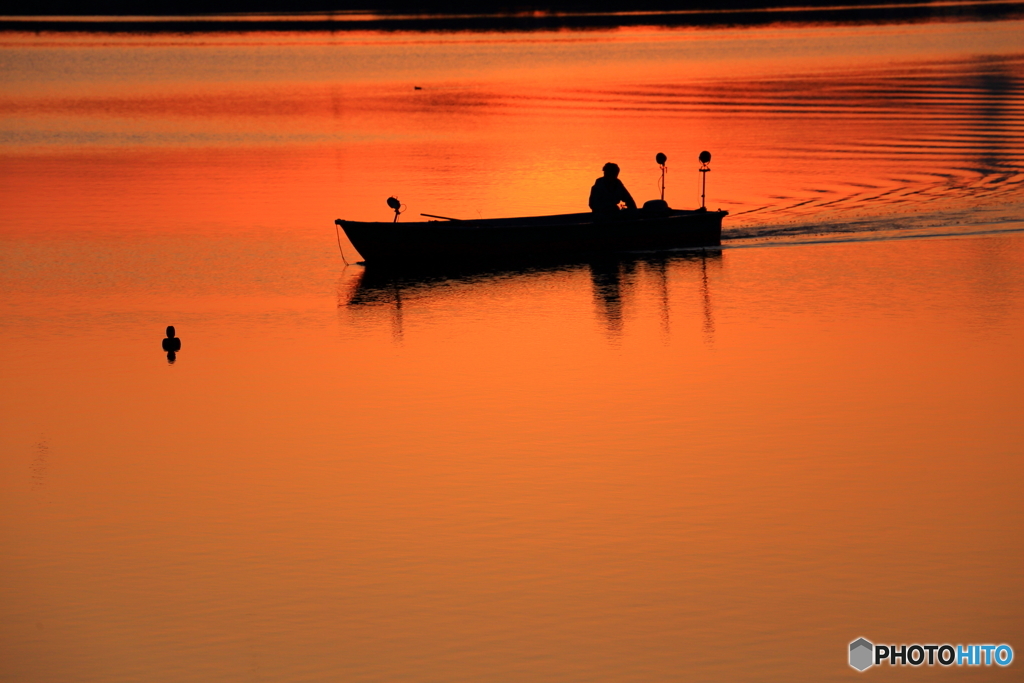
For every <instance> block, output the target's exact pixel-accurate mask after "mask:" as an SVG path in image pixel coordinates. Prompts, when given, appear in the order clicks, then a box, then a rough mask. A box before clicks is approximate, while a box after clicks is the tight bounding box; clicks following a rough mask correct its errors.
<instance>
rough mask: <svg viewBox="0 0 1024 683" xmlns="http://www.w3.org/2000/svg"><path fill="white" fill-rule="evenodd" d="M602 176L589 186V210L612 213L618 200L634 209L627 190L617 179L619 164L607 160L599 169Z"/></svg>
mask: <svg viewBox="0 0 1024 683" xmlns="http://www.w3.org/2000/svg"><path fill="white" fill-rule="evenodd" d="M601 170H602V171H604V176H602V177H600V178H598V179H597V180H596V181H595V182H594V186H593V187H592V188H590V210H591V211H593V212H594V213H612V212H614V211H618V210H619V202H624V203H625V204H626V208H627V209H635V208H636V202H634V201H633V197H632V195H630V194H629V190H627V189H626V186H625V185H623V184H622V181H621V180H619V166H618V164H613V163H611V162H608V163H607V164H605V165H604V168H602V169H601Z"/></svg>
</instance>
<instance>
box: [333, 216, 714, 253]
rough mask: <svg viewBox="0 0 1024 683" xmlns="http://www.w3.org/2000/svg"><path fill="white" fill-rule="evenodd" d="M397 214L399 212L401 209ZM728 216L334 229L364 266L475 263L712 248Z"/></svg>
mask: <svg viewBox="0 0 1024 683" xmlns="http://www.w3.org/2000/svg"><path fill="white" fill-rule="evenodd" d="M652 204H653V205H654V206H651V205H652ZM395 210H396V213H397V212H398V209H397V208H395ZM728 213H729V212H728V211H706V210H704V209H697V210H691V211H688V210H680V209H670V208H668V206H667V205H665V204H664V203H662V202H658V201H653V202H648V204H647V205H645V206H644V208H641V209H627V210H623V211H617V212H615V213H614V214H611V215H604V214H595V213H569V214H561V215H555V216H530V217H524V218H490V219H477V220H456V219H450V218H444V219H442V220H432V221H415V222H408V223H399V222H397V220H396V221H395V222H393V223H383V222H381V223H372V222H360V221H346V220H342V219H340V218H339V219H338V220H336V221H335V223H336V224H337V225H339V226H340V227H341V228H342V229H343V230H344V231H345V234H346V235H348V238H349V241H351V242H352V246H354V247H355V248H356V249H357V250H358V251H359V253H360V254H361V255H362V257H363V259H364V261H365V262H366V263H367V264H416V263H420V264H422V263H424V262H426V261H433V262H453V263H463V264H472V263H478V262H484V261H488V262H490V261H498V260H524V259H549V258H563V257H566V256H593V255H602V254H614V253H621V252H631V251H662V250H670V249H684V248H694V247H715V246H719V245H720V244H721V243H722V219H723V218H724V217H725V216H727V215H728ZM424 215H426V214H424ZM432 217H433V218H442V217H440V216H432ZM396 218H397V216H396Z"/></svg>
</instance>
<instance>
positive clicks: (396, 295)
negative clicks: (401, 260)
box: [338, 248, 723, 344]
mask: <svg viewBox="0 0 1024 683" xmlns="http://www.w3.org/2000/svg"><path fill="white" fill-rule="evenodd" d="M722 265H723V255H722V250H721V249H720V248H713V249H696V250H686V251H682V250H681V251H676V252H671V253H658V254H625V255H617V256H606V257H602V258H592V259H586V260H580V261H571V262H562V263H553V262H548V263H526V262H523V263H518V264H508V263H506V264H503V265H501V266H496V265H492V266H489V267H486V268H483V267H482V268H474V269H466V268H456V267H454V266H451V265H442V266H438V267H435V268H418V269H414V270H411V269H406V268H402V269H393V268H379V267H374V266H372V265H371V266H366V267H363V268H361V269H360V271H359V272H358V274H356V275H355V276H354V277H352V276H351V275H349V276H343V277H342V280H341V281H340V282H339V289H338V307H339V309H342V310H348V311H353V310H356V311H357V310H359V309H368V308H383V307H386V308H388V309H390V311H391V316H390V318H391V325H392V338H393V340H394V341H395V342H398V343H401V342H402V341H403V340H404V336H405V324H404V315H405V314H406V312H407V311H408V309H409V308H410V307H411V308H412V310H416V309H417V308H425V307H429V306H430V305H431V304H432V303H436V302H438V301H440V300H443V299H445V298H451V297H452V296H453V293H454V292H456V291H457V292H458V295H457V296H458V297H459V298H460V299H465V298H468V297H471V296H472V295H473V293H479V294H481V295H482V296H492V297H493V296H494V294H495V293H496V292H500V291H501V290H502V289H507V290H512V289H516V288H518V287H519V286H520V285H524V284H529V282H530V281H531V280H538V281H539V280H542V279H545V278H550V277H553V276H554V277H558V276H562V277H565V278H583V277H588V278H589V281H590V282H589V285H590V291H591V296H592V299H593V304H594V310H595V311H596V313H597V316H598V318H599V319H600V321H601V323H602V326H603V328H604V330H605V333H606V335H607V337H608V339H609V340H611V341H614V340H617V339H618V338H620V337H621V336H622V335H623V333H624V331H625V325H626V323H627V313H626V311H627V309H628V308H629V307H630V305H631V303H632V302H633V301H634V300H636V299H638V298H647V299H653V301H648V303H649V304H650V303H653V304H655V305H656V306H657V307H658V311H659V313H658V315H659V318H660V325H661V332H662V334H663V335H664V336H665V337H668V336H670V334H671V325H672V320H671V303H672V302H671V297H670V288H669V280H670V273H676V275H677V276H678V274H679V273H680V272H682V273H685V274H686V277H685V278H684V279H685V280H687V281H689V282H691V283H692V284H693V289H692V292H693V295H694V296H695V297H697V299H698V301H699V305H698V306H697V308H698V309H699V310H700V311H701V316H702V329H703V333H704V339H705V342H707V343H709V344H710V343H712V342H713V341H714V331H715V324H714V311H713V305H712V293H711V281H712V280H713V279H714V278H713V275H714V272H715V271H717V270H720V269H721V267H722ZM677 279H678V277H677ZM642 283H646V286H641V284H642ZM677 296H678V295H677ZM567 313H568V312H567Z"/></svg>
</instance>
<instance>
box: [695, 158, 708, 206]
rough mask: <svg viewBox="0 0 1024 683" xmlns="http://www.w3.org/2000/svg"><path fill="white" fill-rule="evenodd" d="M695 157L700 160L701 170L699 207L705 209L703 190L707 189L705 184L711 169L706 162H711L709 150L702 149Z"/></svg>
mask: <svg viewBox="0 0 1024 683" xmlns="http://www.w3.org/2000/svg"><path fill="white" fill-rule="evenodd" d="M697 159H699V160H700V172H701V177H700V178H701V181H700V208H702V209H706V207H705V206H704V190H705V189H707V186H708V172H709V171H710V170H711V168H709V167H708V164H710V163H711V152H709V151H707V150H704V151H703V152H701V153H700V156H699V157H697Z"/></svg>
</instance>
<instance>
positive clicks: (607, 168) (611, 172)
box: [601, 161, 619, 178]
mask: <svg viewBox="0 0 1024 683" xmlns="http://www.w3.org/2000/svg"><path fill="white" fill-rule="evenodd" d="M601 170H602V171H604V177H605V178H618V177H619V165H618V164H613V163H612V162H610V161H609V162H608V163H607V164H605V165H604V168H602V169H601Z"/></svg>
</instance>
